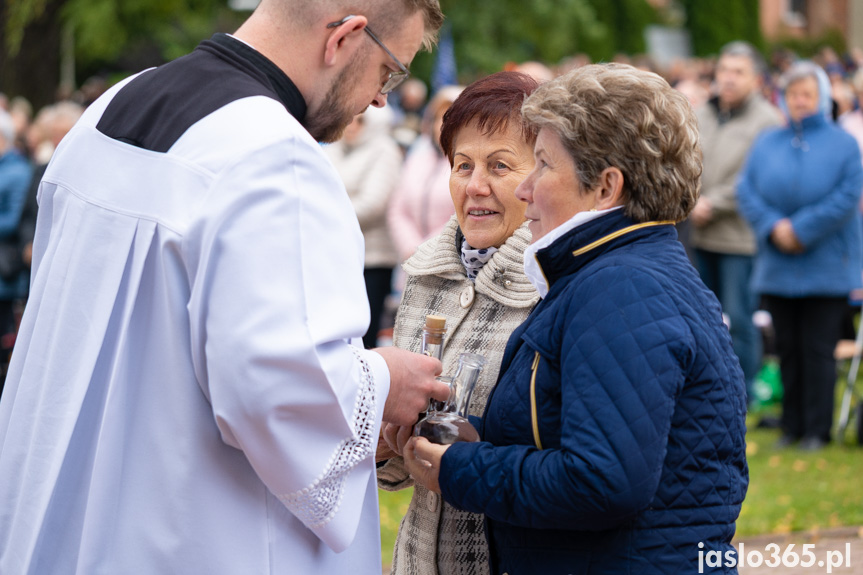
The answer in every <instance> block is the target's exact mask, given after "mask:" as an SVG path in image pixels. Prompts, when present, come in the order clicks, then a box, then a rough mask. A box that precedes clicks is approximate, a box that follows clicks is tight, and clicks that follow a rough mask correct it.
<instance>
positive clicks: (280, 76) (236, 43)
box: [205, 33, 306, 123]
mask: <svg viewBox="0 0 863 575" xmlns="http://www.w3.org/2000/svg"><path fill="white" fill-rule="evenodd" d="M205 43H208V44H210V45H211V46H215V47H216V49H217V50H225V51H228V52H230V53H232V54H234V55H236V56H239V57H240V58H241V59H242V60H243V62H244V63H245V64H246V65H248V66H250V67H252V68H254V69H255V70H257V71H258V72H260V73H262V74H264V76H266V78H267V80H268V81H269V83H270V86H271V87H272V89H273V91H274V92H275V93H276V95H277V96H278V97H279V100H280V101H281V102H282V104H283V105H284V106H285V108H287V110H288V112H290V114H291V116H293V117H294V118H296V119H297V121H299V122H300V123H303V120H305V117H306V100H305V98H303V95H302V94H301V93H300V90H299V88H297V86H296V84H294V83H293V82H292V81H291V79H290V78H289V77H288V75H287V74H285V73H284V72H283V71H282V69H281V68H279V67H278V66H276V65H275V64H274V63H273V62H272V61H271V60H270V59H269V58H267V57H266V56H264V55H263V54H261V53H260V52H258V51H257V50H255V49H254V48H252V47H251V46H249V45H248V44H246V43H245V42H242V41H240V40H237V39H236V38H234V37H233V36H230V35H228V34H221V33H219V34H216V35H214V36H213V37H212V38H211V39H210V40H205Z"/></svg>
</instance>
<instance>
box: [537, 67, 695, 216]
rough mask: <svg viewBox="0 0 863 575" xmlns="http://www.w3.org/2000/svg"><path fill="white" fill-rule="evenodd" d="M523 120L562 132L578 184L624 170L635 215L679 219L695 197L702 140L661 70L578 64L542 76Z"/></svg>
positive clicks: (628, 207)
mask: <svg viewBox="0 0 863 575" xmlns="http://www.w3.org/2000/svg"><path fill="white" fill-rule="evenodd" d="M522 115H523V116H524V118H525V120H526V121H527V122H528V123H529V124H531V125H533V126H535V127H536V128H537V129H542V128H548V129H550V130H552V131H553V132H554V133H556V134H557V135H558V137H560V140H561V142H562V143H563V145H564V147H565V148H566V150H567V151H568V152H569V154H570V156H572V158H573V160H574V162H575V168H576V172H577V174H578V178H579V183H580V184H581V186H580V187H581V189H580V190H578V191H577V192H573V193H584V192H585V191H586V190H590V189H593V188H594V187H595V186H596V184H597V183H598V181H599V177H600V175H601V174H602V171H603V170H604V169H606V168H609V167H616V168H618V169H619V170H620V171H621V172H622V173H623V180H624V183H623V201H624V212H625V213H626V215H627V216H629V217H630V218H632V219H634V220H635V221H637V222H646V221H651V220H659V221H663V220H673V221H680V220H683V219H684V218H686V216H687V215H688V214H689V212H690V211H691V210H692V208H693V207H694V206H695V202H696V200H697V199H698V192H699V190H700V186H701V181H700V180H701V146H700V144H699V141H698V125H697V122H696V119H695V114H694V113H693V111H692V106H690V104H689V101H688V100H687V99H686V97H685V96H684V95H683V94H681V93H679V92H678V91H677V90H674V89H673V88H672V87H671V86H669V85H668V82H666V81H665V80H663V79H662V78H661V77H659V76H658V75H656V74H654V73H652V72H645V71H643V70H638V69H636V68H633V67H632V66H629V65H625V64H594V65H590V66H583V67H581V68H576V69H575V70H572V71H571V72H569V73H567V74H565V75H563V76H560V77H558V78H555V79H554V80H551V81H549V82H546V83H544V84H540V86H539V88H537V89H536V91H535V92H534V93H533V94H531V95H530V96H529V97H528V98H527V100H526V101H525V103H524V106H523V107H522Z"/></svg>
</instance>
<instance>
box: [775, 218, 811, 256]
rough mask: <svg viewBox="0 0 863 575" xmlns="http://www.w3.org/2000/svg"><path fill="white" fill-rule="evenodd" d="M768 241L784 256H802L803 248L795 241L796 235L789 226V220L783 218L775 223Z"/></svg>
mask: <svg viewBox="0 0 863 575" xmlns="http://www.w3.org/2000/svg"><path fill="white" fill-rule="evenodd" d="M770 239H771V240H773V244H774V245H775V246H776V247H777V248H778V249H779V251H781V252H784V253H786V254H802V253H803V251H804V250H805V248H804V247H803V244H801V243H800V240H799V239H797V234H796V233H795V232H794V226H792V225H791V220H789V219H788V218H783V219H781V220H779V221H778V222H776V225H775V226H773V230H771V232H770Z"/></svg>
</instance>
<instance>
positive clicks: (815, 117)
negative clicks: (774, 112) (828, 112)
mask: <svg viewBox="0 0 863 575" xmlns="http://www.w3.org/2000/svg"><path fill="white" fill-rule="evenodd" d="M829 123H830V121H829V120H828V119H827V117H826V116H825V115H824V114H822V113H821V112H817V113H815V114H812V115H811V116H807V117H805V118H803V119H802V120H800V121H799V122H793V121H789V122H788V124H789V125H790V126H791V127H792V128H793V129H794V131H795V132H801V131H809V130H814V129H815V128H818V127H820V126H826V125H827V124H829Z"/></svg>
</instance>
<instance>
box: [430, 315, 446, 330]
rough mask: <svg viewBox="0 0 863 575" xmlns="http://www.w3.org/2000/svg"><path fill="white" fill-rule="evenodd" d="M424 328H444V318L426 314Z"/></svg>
mask: <svg viewBox="0 0 863 575" xmlns="http://www.w3.org/2000/svg"><path fill="white" fill-rule="evenodd" d="M426 328H428V329H434V330H439V329H444V328H446V318H445V317H441V316H439V315H427V316H426Z"/></svg>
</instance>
